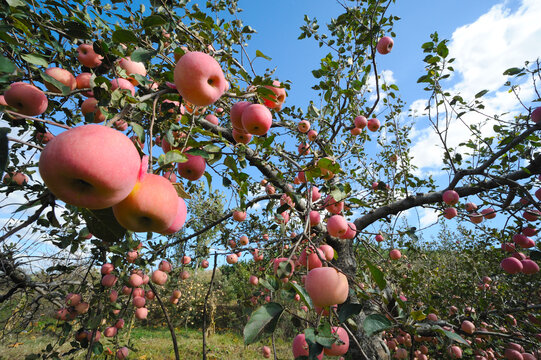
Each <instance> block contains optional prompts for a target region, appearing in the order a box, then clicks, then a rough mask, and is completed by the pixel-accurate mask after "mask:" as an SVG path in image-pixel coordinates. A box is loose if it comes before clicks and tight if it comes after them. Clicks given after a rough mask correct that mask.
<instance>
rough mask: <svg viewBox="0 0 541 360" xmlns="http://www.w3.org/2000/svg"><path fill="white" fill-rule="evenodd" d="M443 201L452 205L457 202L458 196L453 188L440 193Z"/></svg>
mask: <svg viewBox="0 0 541 360" xmlns="http://www.w3.org/2000/svg"><path fill="white" fill-rule="evenodd" d="M442 199H443V202H444V203H446V204H447V205H450V206H453V205H456V204H457V203H458V200H459V199H460V196H459V195H458V193H457V192H456V191H454V190H446V191H445V192H444V193H443V195H442Z"/></svg>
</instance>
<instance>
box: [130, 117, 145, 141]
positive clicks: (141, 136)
mask: <svg viewBox="0 0 541 360" xmlns="http://www.w3.org/2000/svg"><path fill="white" fill-rule="evenodd" d="M130 126H131V128H132V129H133V132H134V133H135V134H136V135H137V137H138V138H139V140H141V142H143V141H144V139H145V130H144V129H143V127H142V126H141V125H139V124H138V123H136V122H133V121H130Z"/></svg>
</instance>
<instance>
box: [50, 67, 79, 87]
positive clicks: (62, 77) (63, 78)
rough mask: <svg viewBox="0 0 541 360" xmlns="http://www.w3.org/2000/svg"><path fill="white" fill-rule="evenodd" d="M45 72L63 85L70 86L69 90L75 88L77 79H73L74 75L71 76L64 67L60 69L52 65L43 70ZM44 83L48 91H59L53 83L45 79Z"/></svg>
mask: <svg viewBox="0 0 541 360" xmlns="http://www.w3.org/2000/svg"><path fill="white" fill-rule="evenodd" d="M45 74H47V75H49V76H50V77H52V78H53V79H55V80H57V81H59V82H61V83H62V84H63V85H66V86H67V87H69V88H70V90H72V91H73V90H75V89H76V88H77V81H76V80H75V76H73V74H72V73H70V72H69V71H68V70H66V69H61V68H58V67H52V68H48V69H46V70H45ZM43 83H44V84H45V87H46V88H47V89H48V90H49V91H50V92H54V93H61V92H62V91H60V89H58V88H57V87H56V86H54V85H53V84H50V83H48V82H46V81H44V82H43Z"/></svg>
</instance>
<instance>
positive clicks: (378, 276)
mask: <svg viewBox="0 0 541 360" xmlns="http://www.w3.org/2000/svg"><path fill="white" fill-rule="evenodd" d="M364 261H365V262H366V265H367V266H368V269H369V270H370V273H371V274H372V278H373V279H374V281H375V282H376V284H377V285H378V287H379V288H380V289H381V290H383V289H385V287H386V286H387V281H385V277H384V276H383V272H381V270H380V269H378V268H377V267H376V266H375V265H374V264H372V263H371V262H370V261H368V260H366V259H365V260H364Z"/></svg>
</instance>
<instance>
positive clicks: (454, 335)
mask: <svg viewBox="0 0 541 360" xmlns="http://www.w3.org/2000/svg"><path fill="white" fill-rule="evenodd" d="M431 329H432V330H435V331H437V332H439V333H442V334H444V335H445V336H447V337H448V338H449V339H451V340H453V341H456V342H457V343H460V344H463V345H467V346H471V345H470V344H469V343H468V342H467V341H466V340H464V339H463V338H462V337H461V336H460V335H458V334H457V333H454V332H450V331H447V330H444V329H442V328H441V327H440V326H438V325H435V326H432V327H431Z"/></svg>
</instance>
